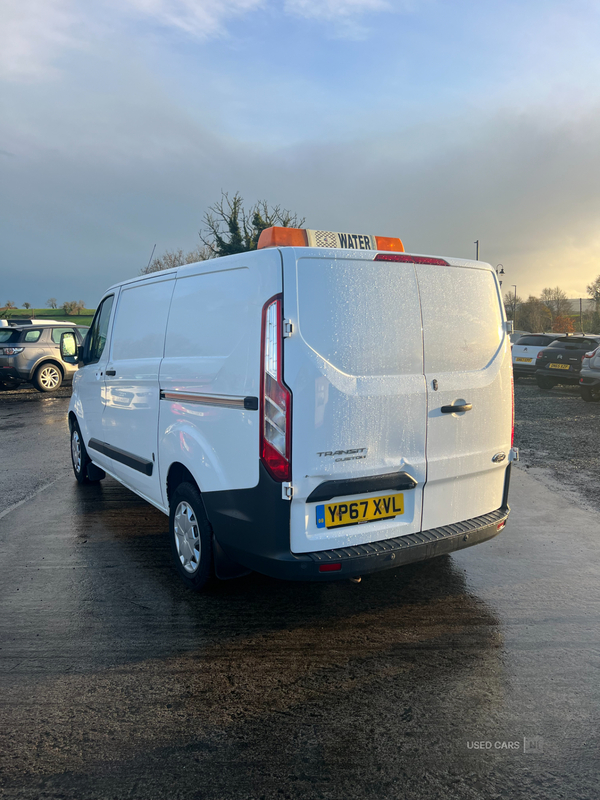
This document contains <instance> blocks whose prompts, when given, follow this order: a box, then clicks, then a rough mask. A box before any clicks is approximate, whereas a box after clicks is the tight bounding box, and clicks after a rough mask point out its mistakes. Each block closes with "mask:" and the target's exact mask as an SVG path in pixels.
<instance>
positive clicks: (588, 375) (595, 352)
mask: <svg viewBox="0 0 600 800" xmlns="http://www.w3.org/2000/svg"><path fill="white" fill-rule="evenodd" d="M579 391H580V392H581V397H582V398H583V400H585V401H586V402H587V403H598V402H600V346H598V347H594V348H590V350H589V351H588V352H587V353H586V354H585V355H584V357H583V359H582V364H581V372H580V373H579Z"/></svg>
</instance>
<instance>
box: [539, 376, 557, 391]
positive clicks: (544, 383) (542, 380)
mask: <svg viewBox="0 0 600 800" xmlns="http://www.w3.org/2000/svg"><path fill="white" fill-rule="evenodd" d="M535 379H536V381H537V385H538V386H539V387H540V389H553V388H554V387H555V386H556V381H554V380H552V378H546V376H545V375H536V378H535Z"/></svg>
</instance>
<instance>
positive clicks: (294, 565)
mask: <svg viewBox="0 0 600 800" xmlns="http://www.w3.org/2000/svg"><path fill="white" fill-rule="evenodd" d="M508 513H509V511H508V509H505V510H502V509H499V510H498V511H494V512H493V513H491V514H486V515H484V516H483V517H478V518H477V519H471V520H467V521H465V522H459V523H456V524H455V525H447V526H445V527H443V528H434V529H433V530H430V531H421V532H420V533H411V534H408V535H406V536H398V537H397V538H395V539H385V540H384V541H381V542H372V543H370V544H361V545H356V546H354V547H343V548H340V549H338V550H321V551H319V552H318V553H304V554H303V557H302V560H300V558H299V557H297V556H294V555H293V554H292V553H290V554H289V558H285V559H283V558H282V559H277V560H274V559H260V560H258V559H257V560H256V561H255V562H254V566H253V567H252V568H253V569H255V570H256V571H257V572H262V573H264V574H265V575H270V576H271V577H273V578H283V579H285V580H295V581H332V580H343V579H344V578H352V577H358V576H360V575H368V574H369V573H370V572H379V571H380V570H384V569H392V568H393V567H399V566H402V565H403V564H412V563H413V562H415V561H425V560H427V559H429V558H435V557H436V556H441V555H444V554H446V553H453V552H454V551H455V550H462V549H464V548H465V547H471V546H472V545H474V544H480V542H485V541H487V539H492V538H493V537H494V536H496V535H497V534H498V533H500V531H501V530H502V528H503V527H504V525H505V523H506V519H507V517H508ZM334 564H335V565H337V564H340V568H339V569H337V570H336V571H335V572H321V571H320V569H321V567H323V566H325V565H328V566H332V565H334ZM248 566H249V565H248Z"/></svg>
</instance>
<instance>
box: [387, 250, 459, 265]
mask: <svg viewBox="0 0 600 800" xmlns="http://www.w3.org/2000/svg"><path fill="white" fill-rule="evenodd" d="M375 261H403V262H404V263H405V264H435V265H437V266H439V267H449V266H450V264H449V263H448V262H447V261H444V259H443V258H428V257H427V256H409V255H405V254H402V255H399V254H397V253H377V255H376V256H375Z"/></svg>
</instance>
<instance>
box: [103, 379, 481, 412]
mask: <svg viewBox="0 0 600 800" xmlns="http://www.w3.org/2000/svg"><path fill="white" fill-rule="evenodd" d="M106 374H107V375H108V372H107V373H106ZM472 408H473V403H463V404H462V405H457V406H442V409H441V410H442V414H458V413H459V412H460V411H470V410H471V409H472Z"/></svg>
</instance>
